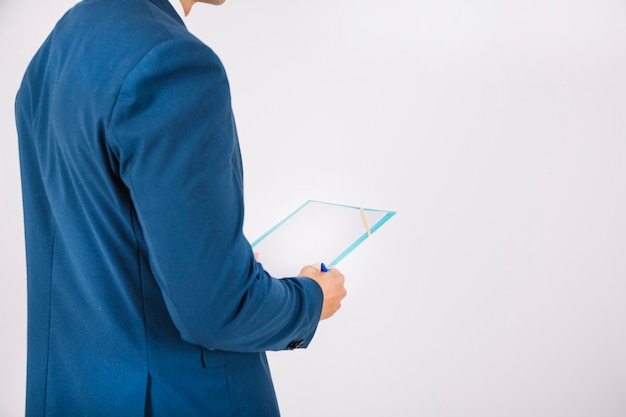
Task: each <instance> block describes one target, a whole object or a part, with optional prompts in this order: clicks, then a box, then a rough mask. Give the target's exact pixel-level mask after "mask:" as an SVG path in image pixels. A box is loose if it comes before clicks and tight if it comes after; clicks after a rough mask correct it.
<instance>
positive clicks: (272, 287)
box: [108, 40, 323, 352]
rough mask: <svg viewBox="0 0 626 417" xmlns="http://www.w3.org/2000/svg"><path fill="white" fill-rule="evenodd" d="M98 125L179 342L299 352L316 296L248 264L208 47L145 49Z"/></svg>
mask: <svg viewBox="0 0 626 417" xmlns="http://www.w3.org/2000/svg"><path fill="white" fill-rule="evenodd" d="M108 131H110V132H112V134H111V137H112V138H111V140H110V141H109V146H110V147H111V150H112V153H113V154H114V155H115V156H116V158H117V159H118V163H119V174H120V178H121V179H122V181H123V182H124V183H125V184H126V186H127V187H128V189H129V190H130V194H131V199H132V202H133V204H134V209H135V211H136V213H137V217H138V219H139V223H140V226H141V229H142V233H143V235H144V237H145V240H146V244H147V247H148V252H149V253H148V256H149V258H150V265H151V268H152V270H153V273H154V276H155V278H156V280H157V282H158V284H159V286H160V288H161V292H162V294H163V297H164V299H165V302H166V305H167V308H168V311H169V314H170V316H171V318H172V320H173V322H174V324H175V325H176V327H177V328H178V330H179V331H180V334H181V337H182V338H183V339H184V340H186V341H188V342H190V343H194V344H199V345H202V346H204V347H206V348H209V349H219V350H227V351H237V352H254V351H264V350H282V349H287V348H289V349H291V348H293V347H306V346H307V345H308V343H309V341H310V340H311V338H312V337H313V334H314V333H315V330H316V328H317V324H318V321H319V317H320V312H321V307H322V301H323V295H322V292H321V289H320V287H319V285H318V284H317V283H316V282H315V281H313V280H311V279H309V278H302V277H288V278H284V279H277V278H274V277H271V276H270V275H269V274H268V273H267V272H266V271H264V269H263V268H262V266H261V265H260V264H259V263H257V262H256V261H255V260H254V255H253V252H252V249H251V247H250V244H249V242H248V241H247V239H246V238H245V237H244V235H243V231H242V227H243V213H244V206H243V184H242V180H243V178H242V177H243V174H242V167H241V156H240V150H239V143H238V139H237V133H236V128H235V123H234V119H233V114H232V109H231V102H230V91H229V86H228V81H227V78H226V74H225V72H224V68H223V66H222V64H221V63H220V61H219V59H218V58H217V56H215V54H214V53H213V52H212V51H211V49H210V48H208V47H207V46H206V45H204V44H202V43H200V42H197V41H195V42H194V41H190V40H186V41H180V40H173V41H170V42H167V43H165V44H162V45H160V46H157V47H156V48H154V49H153V50H151V51H150V52H149V53H148V54H147V55H146V56H145V57H144V58H143V59H142V60H141V61H140V62H139V63H138V64H137V65H136V66H135V68H134V69H133V70H132V71H131V72H130V73H129V74H128V76H127V77H126V79H125V81H124V83H123V85H122V87H121V89H120V91H119V95H118V99H117V102H116V104H115V107H114V109H113V111H112V114H111V119H110V126H109V129H108ZM295 272H297V271H295ZM295 272H294V273H295Z"/></svg>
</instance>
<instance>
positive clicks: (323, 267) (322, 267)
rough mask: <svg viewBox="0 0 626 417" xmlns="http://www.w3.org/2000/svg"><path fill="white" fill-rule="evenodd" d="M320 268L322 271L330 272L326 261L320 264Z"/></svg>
mask: <svg viewBox="0 0 626 417" xmlns="http://www.w3.org/2000/svg"><path fill="white" fill-rule="evenodd" d="M320 269H321V270H322V272H328V268H326V265H324V262H322V264H321V265H320Z"/></svg>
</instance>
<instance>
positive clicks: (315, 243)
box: [252, 200, 396, 277]
mask: <svg viewBox="0 0 626 417" xmlns="http://www.w3.org/2000/svg"><path fill="white" fill-rule="evenodd" d="M395 214H396V212H395V211H388V210H377V209H371V208H364V207H358V206H347V205H343V204H336V203H329V202H324V201H317V200H308V201H306V202H305V203H304V204H302V205H301V206H300V207H298V208H297V209H296V210H294V211H293V212H292V213H291V214H289V215H288V216H287V217H285V218H284V219H283V220H281V221H280V222H279V223H278V224H276V225H275V226H274V227H272V228H271V229H269V230H268V231H267V232H265V233H264V234H263V235H261V236H260V237H259V238H258V239H256V240H255V241H254V242H252V247H253V250H254V251H255V252H256V253H258V255H259V259H258V260H259V262H260V263H261V264H263V268H264V269H265V270H266V271H267V272H269V273H270V274H271V275H272V276H275V277H285V276H295V275H296V274H298V273H299V272H300V270H301V269H302V267H303V266H304V265H309V264H313V263H317V262H319V263H322V262H323V263H325V264H326V266H328V267H329V268H330V267H333V266H335V265H337V264H338V263H339V262H340V261H341V260H342V259H343V258H345V257H346V256H347V255H348V254H349V253H350V252H352V251H353V250H354V249H355V248H356V247H358V246H359V245H360V244H361V243H362V242H363V241H365V240H366V239H367V238H369V237H370V236H371V235H372V234H373V233H374V232H375V231H376V230H378V229H379V228H380V227H381V226H382V225H383V224H385V222H387V221H388V220H389V219H390V218H391V217H393V216H394V215H395Z"/></svg>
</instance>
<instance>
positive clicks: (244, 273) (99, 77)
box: [16, 0, 346, 417]
mask: <svg viewBox="0 0 626 417" xmlns="http://www.w3.org/2000/svg"><path fill="white" fill-rule="evenodd" d="M203 2H204V3H212V4H216V5H217V4H219V3H221V0H213V1H211V0H207V1H203ZM181 3H182V6H183V10H184V14H187V13H189V11H190V10H191V8H192V6H193V5H194V3H195V1H194V0H182V1H181ZM16 122H17V129H18V137H19V150H20V165H21V173H22V191H23V201H24V223H25V236H26V257H27V274H28V287H27V288H28V357H27V358H28V366H27V368H28V370H27V393H26V415H27V416H28V417H40V416H48V417H52V416H54V417H56V416H60V417H73V416H89V417H97V416H102V417H135V416H155V417H158V416H163V417H177V416H181V417H183V416H184V417H194V416H202V417H212V416H216V417H217V416H219V417H243V416H254V417H265V416H278V415H279V408H278V404H277V401H276V396H275V393H274V388H273V384H272V380H271V375H270V372H269V369H268V364H267V360H266V357H265V352H266V351H268V350H288V349H296V348H305V347H307V346H308V344H309V342H310V341H311V338H312V337H313V335H314V333H315V331H316V328H317V325H318V322H319V320H320V319H326V318H328V317H330V316H332V315H333V314H334V313H335V312H336V311H337V310H338V309H339V307H340V304H341V300H342V299H343V297H344V296H345V294H346V291H345V288H344V277H343V275H342V274H341V273H340V272H339V271H337V270H331V271H330V272H322V271H319V268H317V267H316V266H315V265H309V266H305V267H303V269H302V271H300V272H299V273H298V271H294V276H293V277H273V276H271V275H270V273H271V271H268V272H269V273H268V272H266V271H265V270H264V269H263V267H262V265H261V264H260V263H258V262H257V261H256V260H255V258H254V254H253V252H252V249H251V247H250V244H249V242H248V240H247V239H246V238H245V237H244V235H243V233H242V224H243V215H244V205H243V201H242V200H243V191H242V187H243V184H242V179H243V174H242V166H241V155H240V151H239V144H238V139H237V131H236V128H235V123H234V119H233V114H232V110H231V102H230V92H229V85H228V81H227V78H226V74H225V72H224V68H223V67H222V64H221V63H220V61H219V59H218V57H217V56H216V55H215V54H214V53H213V52H212V50H211V49H210V48H209V47H208V46H206V45H205V44H203V43H202V42H201V41H199V40H198V39H197V38H195V37H194V36H192V35H191V34H190V33H189V32H188V31H187V29H186V28H185V25H184V23H183V21H182V19H181V17H180V16H179V15H178V13H177V12H176V10H175V9H174V8H173V7H172V5H171V4H170V3H169V2H168V0H84V1H82V2H79V3H78V4H77V5H76V6H74V7H73V8H72V9H71V10H69V11H68V12H67V13H66V14H65V15H64V16H63V17H62V18H61V20H60V21H59V22H58V23H57V25H56V26H55V28H54V29H53V31H52V33H51V34H50V35H49V37H48V38H47V39H46V40H45V42H44V43H43V45H42V46H41V48H40V50H39V51H38V52H37V53H36V55H35V56H34V58H33V60H32V62H31V63H30V65H29V67H28V69H27V71H26V73H25V76H24V79H23V82H22V85H21V87H20V89H19V91H18V94H17V99H16ZM306 238H307V237H306V236H302V239H306ZM317 261H320V260H316V259H312V260H311V262H317ZM279 278H283V279H279Z"/></svg>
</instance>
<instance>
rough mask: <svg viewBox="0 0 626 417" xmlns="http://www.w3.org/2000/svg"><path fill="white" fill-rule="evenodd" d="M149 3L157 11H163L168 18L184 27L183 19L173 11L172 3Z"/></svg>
mask: <svg viewBox="0 0 626 417" xmlns="http://www.w3.org/2000/svg"><path fill="white" fill-rule="evenodd" d="M150 1H151V2H152V3H154V4H155V5H156V6H157V7H158V8H159V9H161V10H163V11H164V12H165V13H167V14H168V15H169V16H171V17H172V18H173V19H175V20H176V21H177V22H179V23H180V24H181V25H183V26H185V23H184V22H183V19H181V18H180V15H179V14H178V12H177V11H176V10H175V9H174V6H172V3H170V2H169V0H150Z"/></svg>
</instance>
